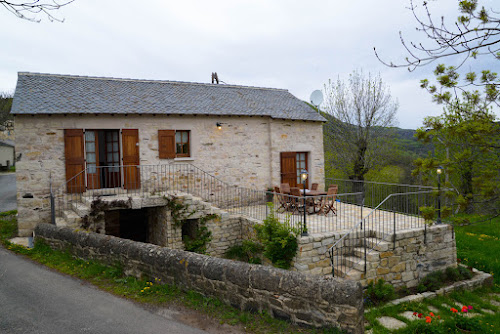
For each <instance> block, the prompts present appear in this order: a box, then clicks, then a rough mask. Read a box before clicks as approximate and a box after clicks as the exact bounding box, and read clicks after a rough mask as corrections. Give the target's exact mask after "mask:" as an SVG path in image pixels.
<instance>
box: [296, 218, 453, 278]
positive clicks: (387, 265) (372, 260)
mask: <svg viewBox="0 0 500 334" xmlns="http://www.w3.org/2000/svg"><path fill="white" fill-rule="evenodd" d="M369 234H371V236H372V237H371V238H369V239H370V242H371V243H373V244H374V246H373V250H372V251H370V248H372V247H368V253H367V256H366V267H367V271H366V275H365V274H362V273H361V272H362V271H364V262H363V258H364V254H363V253H360V254H355V250H353V254H346V256H345V257H344V258H346V259H347V260H348V261H357V262H356V263H351V264H352V267H353V268H354V269H352V270H351V271H352V272H357V273H360V274H361V275H359V277H356V276H355V275H352V276H353V277H352V278H353V279H359V280H360V282H361V283H362V284H363V285H366V284H368V283H369V282H370V281H372V280H375V279H384V280H385V281H387V282H389V283H391V284H393V285H394V286H396V287H400V286H406V287H414V286H417V285H418V282H419V280H420V279H422V278H423V277H424V276H426V275H427V274H429V273H431V272H433V271H436V270H442V269H445V268H447V267H450V266H456V265H457V251H456V244H455V238H454V232H453V229H452V226H450V225H434V226H430V227H428V228H427V232H425V230H424V229H423V228H421V229H414V230H407V231H401V232H398V233H397V234H396V240H395V243H393V240H392V238H391V239H390V240H389V241H382V240H380V239H378V238H376V234H377V233H376V232H370V233H369ZM342 236H343V235H342V234H340V233H324V234H318V235H314V236H308V237H301V238H299V252H298V254H297V257H296V258H295V260H294V265H293V270H296V271H300V272H304V273H309V274H316V275H327V274H329V275H331V272H332V271H331V262H330V258H329V256H328V253H327V251H328V249H329V248H330V247H331V246H332V245H333V244H334V243H335V241H336V240H339V239H340V238H341V237H342ZM361 244H362V242H361V240H357V241H356V240H355V241H352V240H351V242H350V245H357V246H358V247H357V249H359V248H360V247H359V246H360V245H361ZM339 259H341V257H339ZM347 266H348V265H347ZM348 275H349V273H348Z"/></svg>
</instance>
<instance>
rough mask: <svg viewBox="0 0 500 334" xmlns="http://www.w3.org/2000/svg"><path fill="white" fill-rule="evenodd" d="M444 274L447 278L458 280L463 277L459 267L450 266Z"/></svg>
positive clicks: (453, 280)
mask: <svg viewBox="0 0 500 334" xmlns="http://www.w3.org/2000/svg"><path fill="white" fill-rule="evenodd" d="M444 274H445V276H446V280H448V281H452V282H456V281H459V280H460V278H461V275H460V272H459V271H458V268H455V267H448V268H446V270H445V271H444Z"/></svg>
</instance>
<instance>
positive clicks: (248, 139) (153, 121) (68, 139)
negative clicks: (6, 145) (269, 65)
mask: <svg viewBox="0 0 500 334" xmlns="http://www.w3.org/2000/svg"><path fill="white" fill-rule="evenodd" d="M12 114H14V116H15V122H16V126H15V136H16V138H17V142H16V151H17V153H18V154H21V156H22V158H21V160H20V161H19V162H18V163H17V168H16V171H17V191H18V193H17V201H18V212H19V216H18V221H19V234H20V235H21V236H28V235H31V233H32V231H33V229H34V227H35V226H36V225H37V224H38V223H40V222H49V221H50V200H49V194H50V185H51V184H52V187H53V189H55V188H61V187H65V183H66V182H67V181H68V180H72V186H71V187H70V186H69V185H68V186H67V187H66V188H67V189H66V191H68V192H70V193H82V192H85V191H86V190H88V189H100V188H114V187H120V188H125V189H134V188H138V187H140V185H141V182H143V181H144V180H140V179H139V178H140V177H139V176H138V174H136V173H135V172H132V173H127V172H126V169H125V168H123V167H120V166H137V165H138V166H141V168H142V167H144V166H149V165H155V166H158V165H163V164H172V163H174V164H175V163H180V162H183V163H185V162H186V161H187V162H189V163H192V164H193V165H195V166H197V167H198V168H200V169H202V170H204V171H205V172H207V173H208V174H211V175H215V176H217V177H218V178H220V179H222V180H224V181H225V182H227V183H228V184H232V185H238V186H241V187H246V188H253V189H259V190H265V189H266V188H267V187H270V186H273V185H277V184H279V183H280V182H288V183H290V184H291V185H295V183H296V182H297V178H298V173H299V172H300V170H302V169H303V168H305V169H307V170H308V172H309V174H310V177H309V179H308V182H310V183H313V182H317V183H319V184H323V180H324V166H323V164H324V157H323V132H322V124H323V122H324V121H325V119H324V118H323V117H322V116H321V115H319V114H318V113H317V112H316V111H315V110H313V109H312V108H310V107H309V106H308V105H307V104H306V103H305V102H303V101H301V100H299V99H297V98H296V97H295V96H293V95H292V94H291V93H290V92H288V91H287V90H283V89H273V88H258V87H246V86H236V85H222V84H221V85H219V84H204V83H189V82H176V81H154V80H132V79H116V78H100V77H84V76H70V75H55V74H40V73H26V72H20V73H19V75H18V82H17V87H16V91H15V95H14V101H13V105H12ZM102 166H111V168H110V167H107V168H105V169H103V168H102Z"/></svg>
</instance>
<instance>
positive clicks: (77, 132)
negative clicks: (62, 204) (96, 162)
mask: <svg viewBox="0 0 500 334" xmlns="http://www.w3.org/2000/svg"><path fill="white" fill-rule="evenodd" d="M64 158H65V161H66V182H67V184H66V191H67V192H68V193H82V192H84V191H85V172H84V170H85V155H84V148H83V130H82V129H67V130H64Z"/></svg>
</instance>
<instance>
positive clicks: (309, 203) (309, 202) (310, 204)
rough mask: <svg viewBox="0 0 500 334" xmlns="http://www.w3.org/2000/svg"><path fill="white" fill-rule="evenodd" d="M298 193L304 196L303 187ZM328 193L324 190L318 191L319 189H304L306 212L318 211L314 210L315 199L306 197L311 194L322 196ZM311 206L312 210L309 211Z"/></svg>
mask: <svg viewBox="0 0 500 334" xmlns="http://www.w3.org/2000/svg"><path fill="white" fill-rule="evenodd" d="M300 193H301V194H302V196H304V190H303V189H300ZM327 194H328V193H327V192H326V191H319V190H310V189H306V194H305V196H306V210H307V213H308V214H311V215H312V214H316V213H318V212H317V211H316V203H315V200H314V199H313V198H309V199H307V197H312V196H324V195H327ZM311 208H312V212H311V210H310V209H311Z"/></svg>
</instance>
